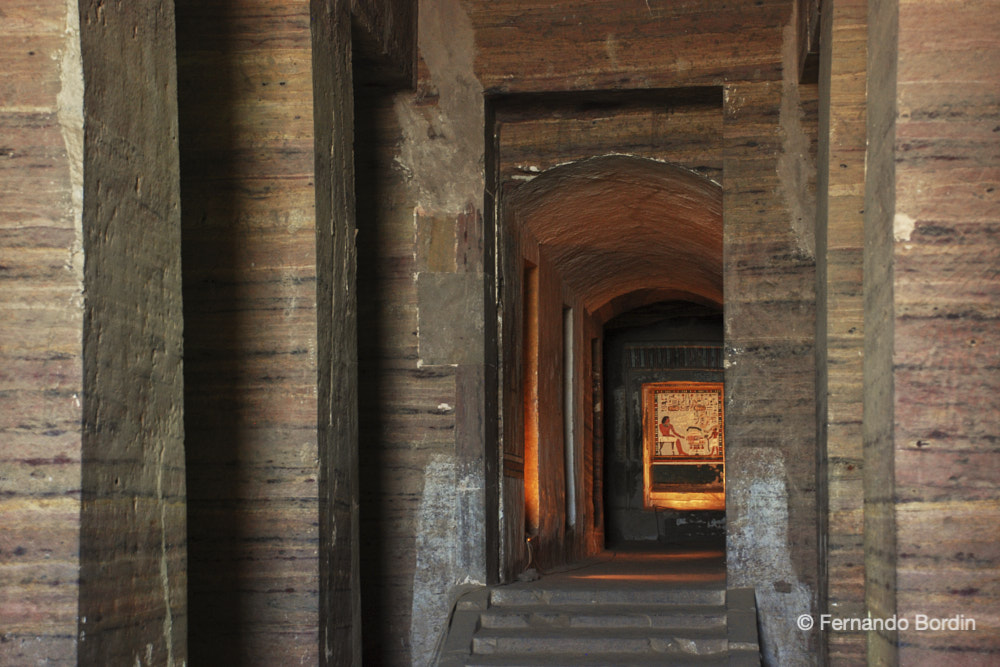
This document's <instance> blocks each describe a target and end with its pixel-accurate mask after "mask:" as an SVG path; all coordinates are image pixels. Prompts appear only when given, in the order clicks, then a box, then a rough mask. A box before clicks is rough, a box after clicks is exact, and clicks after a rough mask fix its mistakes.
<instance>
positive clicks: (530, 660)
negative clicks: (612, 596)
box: [462, 653, 729, 667]
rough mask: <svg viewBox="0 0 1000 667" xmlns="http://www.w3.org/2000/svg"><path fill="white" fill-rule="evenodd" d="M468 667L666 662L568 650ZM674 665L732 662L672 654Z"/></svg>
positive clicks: (476, 659)
mask: <svg viewBox="0 0 1000 667" xmlns="http://www.w3.org/2000/svg"><path fill="white" fill-rule="evenodd" d="M462 664H463V665H465V666H466V667H489V666H492V665H504V666H505V667H536V666H539V665H545V666H546V667H597V666H599V665H600V666H607V667H612V666H613V667H621V666H622V665H663V664H664V656H663V654H656V655H636V654H634V653H565V654H551V653H547V654H544V655H538V654H530V653H528V654H523V653H518V654H511V653H507V654H503V655H473V656H468V657H467V658H465V659H464V660H463V661H462ZM669 664H670V665H671V667H688V666H690V667H702V666H708V665H729V656H728V655H727V654H713V655H691V656H671V658H670V663H669Z"/></svg>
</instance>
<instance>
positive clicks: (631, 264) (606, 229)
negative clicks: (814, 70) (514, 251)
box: [506, 155, 722, 312]
mask: <svg viewBox="0 0 1000 667" xmlns="http://www.w3.org/2000/svg"><path fill="white" fill-rule="evenodd" d="M506 211H507V214H508V216H509V217H508V220H513V222H514V224H516V225H518V227H517V228H518V229H528V230H530V232H531V234H532V235H533V236H534V237H535V239H536V240H537V241H538V243H539V245H540V246H541V248H542V252H544V253H545V254H546V255H547V256H548V257H549V258H550V259H551V260H552V261H553V263H554V264H555V266H556V268H557V270H558V271H559V273H560V274H561V275H562V277H563V280H565V282H566V283H567V285H568V286H569V287H570V289H572V290H573V291H574V292H575V293H576V294H577V295H578V296H579V297H580V298H581V299H582V300H583V303H584V305H585V306H586V308H587V309H588V310H589V311H591V312H598V311H599V310H600V309H601V308H602V307H604V306H606V305H607V304H610V303H611V302H612V301H614V300H618V301H621V297H623V296H625V295H628V294H632V293H646V294H656V293H670V294H676V295H682V296H686V297H687V298H690V299H691V300H694V301H699V302H703V303H704V302H709V303H714V304H716V305H719V306H721V305H722V188H721V187H720V186H719V185H718V184H716V183H713V182H712V181H710V180H708V179H706V178H704V177H702V176H699V175H698V174H695V173H693V172H690V171H688V170H685V169H681V168H679V167H675V166H672V165H669V164H664V163H661V162H655V161H653V160H647V159H643V158H635V157H629V156H624V155H612V156H605V157H599V158H591V159H588V160H581V161H579V162H574V163H572V164H567V165H562V166H560V167H555V168H553V169H550V170H548V171H546V172H545V173H543V174H541V175H540V176H538V177H537V178H535V179H534V180H532V181H531V182H529V183H526V184H525V185H523V186H521V187H519V188H518V189H517V190H516V191H514V192H513V193H512V194H511V196H510V198H509V200H508V202H507V206H506ZM605 311H607V308H605Z"/></svg>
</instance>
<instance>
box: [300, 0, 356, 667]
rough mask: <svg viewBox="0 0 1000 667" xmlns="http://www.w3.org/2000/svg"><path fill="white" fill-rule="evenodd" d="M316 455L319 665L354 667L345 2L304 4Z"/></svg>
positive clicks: (351, 257) (352, 253) (352, 306)
mask: <svg viewBox="0 0 1000 667" xmlns="http://www.w3.org/2000/svg"><path fill="white" fill-rule="evenodd" d="M310 16H311V30H312V46H313V58H312V66H313V114H314V116H313V120H314V127H315V151H316V153H315V160H316V162H315V171H316V268H317V281H316V289H317V294H316V297H317V327H318V331H317V356H318V368H319V377H318V389H319V391H318V398H319V400H318V407H319V415H318V419H319V458H320V477H319V479H320V504H319V512H320V516H319V525H320V571H319V581H320V632H319V640H320V664H322V665H360V664H361V598H360V574H359V549H358V540H359V524H358V459H357V456H358V453H357V448H358V404H357V392H358V380H357V358H358V355H357V296H356V290H355V282H356V274H357V271H356V262H357V260H356V247H355V231H356V221H355V205H354V196H355V195H354V153H353V143H354V96H353V76H352V74H353V73H352V65H351V16H350V7H349V6H348V4H347V2H346V1H344V0H311V2H310Z"/></svg>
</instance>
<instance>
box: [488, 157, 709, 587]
mask: <svg viewBox="0 0 1000 667" xmlns="http://www.w3.org/2000/svg"><path fill="white" fill-rule="evenodd" d="M500 192H501V200H500V203H499V205H498V212H497V216H498V224H497V235H496V248H497V266H496V270H497V275H498V281H497V283H498V290H497V304H498V329H499V335H498V341H497V349H498V358H499V363H498V367H499V368H498V370H499V378H498V380H499V382H498V388H499V397H500V400H499V405H498V408H499V412H500V417H501V418H500V420H499V421H500V433H499V440H500V442H499V443H498V444H499V447H498V451H497V460H498V462H499V463H500V465H501V466H502V473H498V475H497V476H498V478H499V484H498V487H499V488H500V492H499V494H498V495H499V502H498V506H499V511H498V516H499V524H500V525H499V530H498V535H499V540H500V548H499V549H498V553H499V559H500V563H499V565H500V567H499V573H498V579H499V580H500V581H511V580H513V579H515V578H517V577H519V576H521V575H522V574H524V573H527V571H528V570H530V569H532V568H534V569H538V570H539V571H546V570H551V569H552V568H559V567H563V566H565V565H567V564H569V563H572V562H576V561H579V560H581V559H583V558H587V557H589V556H592V555H595V554H597V553H599V552H602V551H604V550H605V547H606V546H607V545H612V544H616V543H621V542H632V543H639V542H644V543H645V546H654V547H655V546H657V545H659V546H661V547H662V546H665V545H667V544H669V543H671V542H684V541H688V539H689V538H697V539H705V538H714V539H716V540H717V541H718V542H719V547H720V549H719V551H720V552H721V551H722V549H721V546H722V544H724V536H725V519H724V515H725V481H724V480H725V472H724V471H725V449H724V447H725V445H724V421H723V420H724V415H723V414H722V412H723V406H724V398H723V385H722V382H723V377H722V348H723V345H722V342H723V327H722V211H721V209H722V196H721V188H720V187H719V185H718V183H716V182H714V181H712V180H710V179H708V178H705V177H703V176H700V175H699V174H696V173H693V172H692V171H691V170H688V169H684V168H682V167H678V166H677V165H671V164H667V163H663V162H658V161H655V160H649V159H643V158H638V157H634V156H625V155H605V156H600V157H595V158H588V159H584V160H580V161H577V162H574V163H569V164H564V165H559V166H557V167H554V168H552V169H549V170H547V171H546V172H543V173H541V174H539V175H538V176H536V177H533V178H532V179H531V180H530V181H527V182H520V183H517V182H515V183H511V184H508V185H507V187H506V188H504V189H501V190H500ZM630 360H631V361H630ZM630 363H631V364H632V365H631V366H630V365H629V364H630ZM636 363H639V364H640V365H639V366H636V365H635V364H636ZM642 364H645V365H644V366H643V365H642ZM657 383H659V384H657ZM671 383H673V384H671ZM677 383H684V384H683V387H682V386H681V385H679V384H677ZM692 383H695V384H692ZM626 385H627V386H628V388H629V390H631V391H632V393H631V394H627V392H626V391H625V387H626ZM653 385H657V387H658V388H657V389H656V391H658V392H659V393H658V394H656V395H655V396H654V394H649V395H650V396H651V397H653V398H655V399H656V400H657V401H659V403H660V404H662V405H660V408H657V409H661V410H662V411H664V414H666V413H667V412H670V414H671V415H672V416H673V417H675V427H674V428H673V429H672V430H669V431H668V432H667V434H665V435H663V436H657V435H656V433H657V431H655V430H653V429H652V428H651V425H650V426H649V427H647V428H646V433H645V442H646V443H647V445H645V446H644V444H643V443H644V435H643V415H644V414H646V415H649V414H652V413H651V412H650V410H649V409H647V410H646V411H645V413H644V412H643V408H642V392H643V390H644V389H645V390H647V391H653ZM709 385H711V386H709ZM685 392H686V393H685ZM626 394H627V396H626ZM657 396H658V397H659V398H656V397H657ZM629 397H630V398H629ZM685 397H686V398H685ZM657 421H658V423H659V421H660V420H659V419H658V420H657ZM644 456H645V457H646V458H645V459H644V458H643V457H644ZM692 512H694V513H692Z"/></svg>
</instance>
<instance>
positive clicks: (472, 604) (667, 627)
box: [439, 586, 760, 667]
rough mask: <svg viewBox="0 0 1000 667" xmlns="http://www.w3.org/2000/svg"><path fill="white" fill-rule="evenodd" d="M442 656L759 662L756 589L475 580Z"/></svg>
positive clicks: (476, 661)
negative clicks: (479, 583)
mask: <svg viewBox="0 0 1000 667" xmlns="http://www.w3.org/2000/svg"><path fill="white" fill-rule="evenodd" d="M439 664H440V665H441V666H442V667H457V666H459V665H462V666H466V667H470V666H472V665H482V666H483V667H486V666H487V665H507V666H508V667H509V666H512V665H524V666H525V667H528V666H530V665H581V666H585V665H647V664H648V665H652V664H661V665H662V664H671V665H723V664H725V665H741V666H742V665H759V664H760V660H759V655H758V647H757V628H756V609H755V608H754V604H753V591H751V590H742V591H730V592H729V594H728V595H727V592H726V591H725V590H724V589H713V588H691V589H682V588H676V587H674V588H666V589H664V588H659V589H657V588H655V587H651V588H636V587H634V586H633V587H622V588H614V587H607V586H602V587H599V588H589V589H587V588H583V587H576V588H544V587H539V586H531V587H525V586H501V587H497V588H494V589H491V590H488V589H480V590H477V591H474V592H472V593H470V594H467V595H465V596H464V597H463V598H461V599H460V600H459V602H458V604H457V605H456V608H455V613H454V614H453V617H452V622H451V627H450V630H449V633H448V636H447V638H446V641H445V645H444V648H443V651H442V654H441V660H440V663H439Z"/></svg>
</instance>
